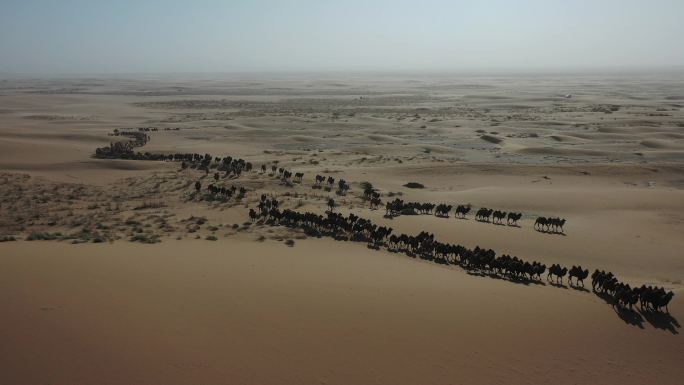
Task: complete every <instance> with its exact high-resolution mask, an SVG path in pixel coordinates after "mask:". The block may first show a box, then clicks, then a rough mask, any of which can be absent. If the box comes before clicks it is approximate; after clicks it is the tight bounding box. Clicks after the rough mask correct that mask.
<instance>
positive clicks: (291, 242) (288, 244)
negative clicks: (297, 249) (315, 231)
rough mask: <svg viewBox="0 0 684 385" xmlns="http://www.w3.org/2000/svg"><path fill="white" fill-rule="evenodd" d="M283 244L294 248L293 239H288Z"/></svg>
mask: <svg viewBox="0 0 684 385" xmlns="http://www.w3.org/2000/svg"><path fill="white" fill-rule="evenodd" d="M285 244H286V245H287V246H289V247H292V246H294V244H295V241H294V239H288V240H286V241H285Z"/></svg>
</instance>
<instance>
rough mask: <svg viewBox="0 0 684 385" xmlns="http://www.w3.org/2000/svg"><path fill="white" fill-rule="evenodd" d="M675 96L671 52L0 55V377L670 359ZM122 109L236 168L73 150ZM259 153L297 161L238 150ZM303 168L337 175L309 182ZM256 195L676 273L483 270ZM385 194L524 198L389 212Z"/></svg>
mask: <svg viewBox="0 0 684 385" xmlns="http://www.w3.org/2000/svg"><path fill="white" fill-rule="evenodd" d="M682 108H684V74H681V73H659V74H636V73H635V74H629V73H624V74H567V75H551V74H548V75H543V76H540V75H536V76H533V75H523V74H516V75H496V76H494V75H491V76H485V75H453V74H430V75H411V74H334V73H328V74H306V75H305V74H271V75H266V74H259V75H256V74H239V75H238V74H235V75H215V76H213V75H194V76H190V75H185V76H180V75H177V76H155V77H153V76H143V75H139V76H130V77H113V76H109V77H105V76H102V77H89V78H34V79H30V78H20V77H6V78H0V182H1V183H0V214H1V215H0V237H2V239H3V240H7V241H5V242H1V243H0V305H2V307H3V308H4V309H5V312H4V316H3V323H2V328H0V341H2V344H0V362H2V363H3V364H2V370H0V380H1V381H0V382H1V383H7V384H45V383H50V384H91V383H102V384H151V383H164V384H197V383H231V384H255V383H258V384H292V383H301V384H308V383H326V384H386V383H395V384H451V383H472V384H493V383H516V384H518V383H550V382H554V383H568V384H576V383H589V382H595V383H601V384H643V383H658V384H678V383H680V382H681V378H682V376H683V375H684V367H683V366H682V365H681V363H680V361H681V358H682V357H684V341H683V340H682V337H681V335H680V333H681V331H682V330H681V325H680V322H682V320H683V319H684V299H683V298H682V295H683V294H684V291H683V290H682V288H683V287H684V286H683V285H682V280H683V279H684V258H683V257H682V250H684V237H683V236H682V234H684V232H683V229H684V111H683V110H682ZM143 127H144V128H149V129H153V130H151V131H145V132H146V133H147V134H148V135H149V141H148V142H147V143H146V144H145V145H144V146H142V147H140V148H137V149H136V150H137V151H141V152H150V153H153V154H173V153H198V154H204V153H209V154H212V155H213V156H219V157H223V156H226V155H231V156H232V157H235V158H237V157H240V158H243V159H245V160H247V161H249V162H251V163H252V164H253V165H254V169H253V170H252V171H250V172H245V173H243V174H242V175H240V176H239V177H234V178H223V176H221V177H220V178H219V180H218V181H216V182H214V179H213V173H214V171H213V170H212V171H210V172H209V173H208V174H207V173H205V172H204V171H200V170H198V169H193V168H191V167H188V168H185V169H182V168H181V166H180V163H179V162H170V161H149V160H123V159H97V158H95V157H94V156H93V155H94V153H95V149H96V148H98V147H103V146H108V145H109V143H111V142H115V141H121V140H125V139H124V138H122V137H117V136H112V133H114V132H115V131H114V130H124V129H128V128H130V129H135V130H137V129H138V128H143ZM274 162H277V165H278V167H284V168H286V169H288V170H292V171H293V172H302V173H304V177H303V180H302V182H301V183H283V182H282V181H281V179H280V178H279V177H278V176H277V175H273V176H272V175H269V173H268V172H267V173H265V174H262V173H261V172H260V171H259V168H260V166H261V165H268V166H269V170H270V166H271V165H273V164H274ZM317 174H321V175H325V176H326V177H327V176H332V177H333V178H336V180H339V179H340V178H342V179H345V180H346V181H347V182H348V183H349V185H350V189H349V191H348V192H347V194H346V195H337V194H336V193H335V191H334V189H332V190H331V191H326V190H325V189H312V186H313V185H314V177H315V175H317ZM196 181H200V182H201V183H202V186H203V188H205V187H206V186H207V185H209V184H210V183H216V184H217V185H219V186H225V187H229V186H231V185H234V186H237V187H244V188H245V189H246V194H245V196H244V197H243V198H242V199H236V198H232V199H213V198H211V197H209V195H208V193H207V192H205V190H202V191H201V192H196V191H195V188H194V183H195V182H196ZM363 182H371V183H372V184H373V186H374V187H375V188H376V189H377V191H378V192H379V193H380V195H381V199H382V200H383V205H382V206H381V207H380V208H379V209H373V210H371V209H370V208H369V205H368V202H366V200H364V197H363V187H362V183H363ZM407 182H417V183H420V184H422V185H424V188H420V189H412V188H407V187H405V186H404V185H405V184H406V183H407ZM262 194H266V195H268V196H269V197H274V198H276V199H278V200H279V201H280V205H281V206H282V207H283V208H285V209H292V210H297V211H302V212H303V211H311V212H316V213H321V214H323V213H324V212H325V210H326V209H327V208H326V202H327V200H328V199H329V198H333V199H335V201H336V203H337V207H336V209H335V210H336V211H337V212H340V213H342V214H344V215H347V214H349V213H354V214H356V215H359V216H361V217H363V218H368V219H371V220H373V222H374V223H377V224H380V225H385V226H391V227H392V228H393V229H394V232H395V233H406V234H413V235H415V234H418V233H419V232H421V231H428V232H430V233H433V234H434V235H435V238H436V239H438V240H440V241H442V242H450V243H457V244H460V245H463V246H465V247H468V248H474V247H475V246H480V247H485V248H491V249H494V250H495V251H496V252H497V255H500V254H510V255H515V256H518V257H521V258H524V259H526V260H535V261H540V262H542V263H544V264H546V265H549V266H550V265H551V264H553V263H559V264H561V265H563V266H567V267H568V268H569V267H570V266H572V265H581V266H583V267H584V268H587V269H589V270H590V271H593V270H594V269H604V270H609V271H611V272H613V273H614V274H615V275H616V276H618V277H619V278H620V279H621V280H622V281H624V282H628V283H630V284H632V285H642V284H646V285H656V286H662V287H664V288H665V289H666V290H672V291H673V292H674V293H675V296H674V299H673V300H672V302H670V304H669V306H668V309H669V312H666V311H663V312H655V313H654V312H649V311H642V309H640V308H639V306H638V305H637V306H636V308H635V310H632V311H630V310H628V309H622V308H621V307H620V306H614V305H613V304H612V303H610V302H611V301H610V300H609V299H606V297H605V296H603V297H602V296H599V295H596V294H594V293H593V292H592V288H591V280H590V279H588V280H585V288H582V287H576V286H572V285H569V284H568V283H567V280H566V281H565V282H564V283H563V284H562V285H552V284H550V283H549V282H548V281H547V280H546V277H545V276H544V277H542V279H541V280H539V281H536V280H533V281H512V280H508V279H496V278H491V277H487V276H485V277H483V276H481V274H475V273H474V272H472V271H466V270H464V269H462V268H460V267H458V266H454V265H443V264H437V263H432V262H429V261H425V260H421V259H419V258H411V257H408V256H406V255H404V254H402V253H396V252H390V251H388V250H386V249H384V248H381V249H380V250H374V249H372V248H369V247H366V244H365V243H363V242H344V241H336V240H333V239H331V238H329V237H322V238H316V237H312V236H310V235H307V234H306V233H305V232H303V231H301V230H298V229H292V228H287V227H282V226H273V225H269V223H267V222H266V221H262V220H260V221H256V222H251V221H250V220H249V216H248V212H249V209H250V208H252V209H253V208H255V207H256V205H257V203H258V202H259V200H260V196H261V195H262ZM395 198H401V199H405V200H409V201H419V202H433V203H448V204H452V205H458V204H471V205H472V206H473V207H475V208H480V207H490V208H494V209H499V210H503V211H508V212H510V211H517V212H521V213H523V217H522V219H521V220H520V222H519V226H518V227H514V226H506V225H501V226H497V225H493V224H492V223H486V222H479V221H476V220H475V218H474V216H473V213H470V215H469V216H467V217H466V218H465V219H456V218H455V217H454V215H453V213H452V214H451V215H450V216H449V218H440V217H436V216H434V215H401V216H398V217H389V218H388V217H387V216H385V209H384V202H386V201H389V200H392V199H395ZM539 216H547V217H550V216H558V217H562V218H565V219H566V220H567V223H566V225H565V226H564V231H563V234H554V233H549V232H540V231H536V230H535V228H534V222H535V219H536V218H537V217H539ZM11 239H14V240H11ZM32 239H35V240H32ZM43 239H50V240H43Z"/></svg>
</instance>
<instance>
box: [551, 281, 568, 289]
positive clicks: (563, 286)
mask: <svg viewBox="0 0 684 385" xmlns="http://www.w3.org/2000/svg"><path fill="white" fill-rule="evenodd" d="M549 285H551V286H553V287H557V288H559V289H566V290H567V289H568V287H567V286H565V285H564V284H562V283H557V282H553V281H549Z"/></svg>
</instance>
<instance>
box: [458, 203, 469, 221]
mask: <svg viewBox="0 0 684 385" xmlns="http://www.w3.org/2000/svg"><path fill="white" fill-rule="evenodd" d="M470 209H471V207H470V205H465V206H464V205H458V206H457V207H456V216H457V217H459V218H465V216H466V215H468V213H469V212H470Z"/></svg>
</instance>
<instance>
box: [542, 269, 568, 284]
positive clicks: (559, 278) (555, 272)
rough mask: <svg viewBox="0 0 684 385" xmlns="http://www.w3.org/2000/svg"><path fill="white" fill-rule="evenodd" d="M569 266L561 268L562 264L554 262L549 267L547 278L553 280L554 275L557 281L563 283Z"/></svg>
mask: <svg viewBox="0 0 684 385" xmlns="http://www.w3.org/2000/svg"><path fill="white" fill-rule="evenodd" d="M567 272H568V268H567V267H563V268H561V266H560V265H558V264H553V265H551V267H549V273H548V274H547V276H546V279H547V280H551V279H552V278H553V276H554V275H555V276H556V283H557V284H558V283H560V284H563V277H565V274H567Z"/></svg>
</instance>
